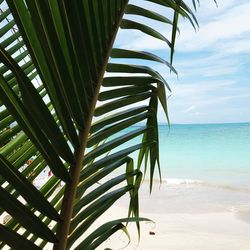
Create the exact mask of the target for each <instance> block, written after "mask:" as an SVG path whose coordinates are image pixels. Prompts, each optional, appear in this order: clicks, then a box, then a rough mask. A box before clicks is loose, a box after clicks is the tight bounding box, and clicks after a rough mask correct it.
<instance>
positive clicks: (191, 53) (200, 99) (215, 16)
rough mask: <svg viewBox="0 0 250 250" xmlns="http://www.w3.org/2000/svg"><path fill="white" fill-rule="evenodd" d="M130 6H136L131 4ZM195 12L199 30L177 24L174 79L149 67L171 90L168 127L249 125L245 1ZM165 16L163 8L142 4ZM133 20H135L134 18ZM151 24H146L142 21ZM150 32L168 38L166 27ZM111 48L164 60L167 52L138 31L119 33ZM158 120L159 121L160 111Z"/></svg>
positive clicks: (249, 38)
mask: <svg viewBox="0 0 250 250" xmlns="http://www.w3.org/2000/svg"><path fill="white" fill-rule="evenodd" d="M133 2H135V3H142V1H140V0H134V1H133ZM200 2H201V6H200V7H199V8H198V11H197V13H196V16H197V19H198V21H199V25H200V29H199V31H197V32H195V31H194V30H193V28H192V26H191V25H190V23H189V22H188V21H186V20H185V21H184V20H182V19H181V20H180V25H179V27H180V30H181V34H180V35H179V37H178V39H177V43H176V51H175V60H174V66H175V68H176V69H177V71H178V74H179V77H178V79H177V77H176V76H174V75H169V70H168V69H167V68H166V67H165V66H163V65H160V64H151V66H152V67H154V69H156V70H158V71H159V72H161V73H162V75H163V76H164V77H165V78H166V80H167V81H168V83H169V84H170V86H171V88H172V96H171V97H170V98H169V101H168V103H169V114H170V119H171V123H224V122H249V121H250V84H249V83H250V73H249V68H250V56H249V55H250V14H249V13H250V2H248V1H246V0H224V1H222V0H221V1H220V0H218V1H217V2H218V8H217V7H216V6H215V4H214V3H213V0H203V1H200ZM143 5H144V7H146V8H150V9H152V10H155V11H157V12H160V13H161V14H163V15H165V16H169V12H168V10H167V9H165V8H162V7H156V5H154V4H152V3H151V4H150V3H147V1H143ZM133 18H134V17H133ZM135 19H136V17H135ZM146 22H147V23H148V24H150V25H151V26H152V23H151V22H150V21H148V20H146ZM154 28H155V29H157V30H159V31H161V33H163V34H164V35H166V37H169V31H170V30H169V28H168V27H167V26H166V25H164V24H160V23H156V24H155V26H154ZM118 35H119V37H118V40H117V45H118V46H122V47H125V48H128V49H137V50H145V51H151V52H154V53H156V54H158V55H161V56H162V57H164V59H168V58H169V49H168V47H167V46H166V44H164V42H161V41H157V40H155V39H153V38H151V37H149V36H145V35H143V34H142V33H141V32H139V31H130V32H129V33H128V32H127V31H123V30H122V31H120V32H119V34H118ZM159 118H160V122H165V119H164V115H163V112H162V111H160V113H159Z"/></svg>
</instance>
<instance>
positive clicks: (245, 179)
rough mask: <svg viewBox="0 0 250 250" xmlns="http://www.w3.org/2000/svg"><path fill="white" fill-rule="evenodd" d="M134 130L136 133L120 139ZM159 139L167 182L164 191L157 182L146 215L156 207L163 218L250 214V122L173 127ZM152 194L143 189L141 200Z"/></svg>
mask: <svg viewBox="0 0 250 250" xmlns="http://www.w3.org/2000/svg"><path fill="white" fill-rule="evenodd" d="M131 129H133V130H134V129H136V128H135V127H133V128H130V129H126V130H124V131H122V132H121V133H120V135H121V134H124V133H128V132H130V131H131ZM159 136H160V162H161V170H162V176H163V183H162V184H161V185H160V186H159V185H158V184H159V182H157V181H156V182H155V185H154V191H156V192H153V193H152V195H151V198H150V199H145V198H144V199H142V201H141V205H142V208H143V209H144V210H145V211H147V208H148V202H153V203H154V204H155V212H157V213H160V212H163V213H166V212H170V213H171V212H185V213H186V212H190V213H193V212H195V213H197V212H198V213H200V212H218V211H233V212H236V213H240V211H241V210H242V209H248V211H249V213H250V123H241V124H202V125H193V124H192V125H172V126H171V128H170V129H169V128H168V126H163V125H162V126H159ZM136 141H137V142H139V138H137V139H136ZM132 143H135V140H134V141H133V142H132ZM132 143H127V144H125V145H123V147H124V146H125V147H128V146H131V144H132ZM134 157H135V155H134ZM147 182H148V181H147V178H146V180H145V181H144V183H147ZM148 191H149V190H148V185H143V188H142V190H141V195H142V196H143V197H148ZM246 221H247V222H248V223H250V220H249V219H248V220H246Z"/></svg>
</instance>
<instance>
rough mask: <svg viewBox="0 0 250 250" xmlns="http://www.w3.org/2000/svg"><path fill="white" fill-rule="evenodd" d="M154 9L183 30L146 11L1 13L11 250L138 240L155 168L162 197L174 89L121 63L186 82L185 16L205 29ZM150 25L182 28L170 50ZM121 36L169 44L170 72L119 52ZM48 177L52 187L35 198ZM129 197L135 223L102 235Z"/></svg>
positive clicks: (84, 4)
mask: <svg viewBox="0 0 250 250" xmlns="http://www.w3.org/2000/svg"><path fill="white" fill-rule="evenodd" d="M147 1H149V2H152V3H153V4H157V5H159V6H161V7H163V8H165V7H166V8H170V9H171V11H172V12H173V13H174V19H173V20H170V19H168V18H167V17H164V16H162V15H160V14H158V13H156V12H153V11H151V10H147V9H145V8H144V7H143V1H142V2H141V4H140V3H138V5H130V4H129V1H128V0H112V1H111V0H105V1H99V0H86V1H82V0H74V1H66V0H62V1H54V0H46V1H44V0H35V1H34V0H25V1H24V0H14V1H13V0H6V1H0V2H1V3H0V8H1V9H2V10H3V11H2V12H1V14H0V22H1V28H0V37H1V38H0V62H1V64H0V120H1V123H0V154H1V155H0V184H1V188H0V198H1V199H0V214H3V213H4V212H7V213H8V214H9V215H10V216H11V219H10V220H9V221H8V222H7V223H6V225H4V226H2V225H1V226H0V240H1V241H2V242H1V243H0V247H3V246H5V244H7V245H9V246H10V247H12V248H17V249H18V248H19V249H37V248H38V249H39V248H43V247H45V246H46V247H49V246H53V248H54V249H67V248H71V247H73V248H76V249H83V248H84V249H95V248H96V247H97V246H99V245H100V244H102V243H103V242H104V241H105V240H106V239H107V238H108V237H109V236H111V235H112V234H113V233H115V232H116V231H117V230H123V231H124V232H125V233H127V231H126V224H124V223H127V222H132V221H133V222H136V224H137V227H138V231H139V228H140V227H139V223H140V221H144V220H145V219H143V218H140V217H139V202H138V192H139V187H140V184H141V180H142V171H141V166H142V162H143V160H144V161H145V163H147V162H148V163H149V166H148V168H149V174H150V190H152V185H153V178H154V173H155V169H156V167H157V166H158V167H159V143H158V130H157V125H158V123H157V109H158V102H160V103H161V105H162V106H163V109H164V111H165V113H166V117H167V120H168V114H167V103H166V95H167V92H166V91H171V89H170V87H169V85H168V83H167V81H166V80H165V79H164V78H163V77H162V76H161V75H160V74H159V73H158V72H157V71H155V70H154V69H153V68H152V67H150V66H144V65H141V64H125V63H124V62H123V63H121V61H122V60H123V59H126V58H129V59H130V60H136V61H138V59H140V60H144V61H153V62H157V63H162V64H164V65H165V66H166V67H167V68H169V69H170V70H171V71H172V72H174V73H177V72H176V70H175V69H174V67H173V66H172V58H173V52H174V43H175V37H176V32H177V31H178V27H177V24H178V18H177V16H178V15H181V16H183V17H185V18H187V19H189V21H190V22H191V24H192V25H193V26H195V25H196V23H197V20H196V19H195V16H194V15H193V12H192V11H191V10H190V8H189V7H188V6H187V5H186V4H185V3H184V2H183V1H178V0H176V1H174V0H147ZM194 6H195V7H196V5H195V2H194ZM125 13H126V14H127V16H126V18H124V17H123V16H124V14H125ZM130 15H136V16H137V17H138V18H142V19H140V20H141V21H133V20H131V19H130ZM145 17H146V18H149V19H150V20H151V21H152V23H153V22H162V23H164V24H166V25H171V26H172V30H173V32H172V35H171V34H170V38H171V40H169V38H167V37H165V36H163V35H162V34H161V33H160V32H158V31H156V30H154V29H153V28H152V27H151V26H150V27H149V26H148V25H145V24H144V23H143V18H145ZM138 20H139V19H138ZM119 28H122V29H124V30H131V29H135V30H139V31H141V32H143V33H144V34H145V35H150V36H152V37H153V38H155V39H160V40H161V41H162V42H165V43H166V44H167V45H168V46H169V49H170V52H169V53H170V58H171V60H170V63H169V62H168V61H167V60H166V59H164V58H161V57H159V56H157V55H154V54H153V53H150V52H147V51H133V50H127V49H125V48H113V44H114V41H115V38H116V35H117V31H118V29H119ZM117 60H118V61H117ZM105 72H109V75H108V76H106V75H105ZM124 73H126V74H125V75H124ZM165 88H166V89H165ZM138 124H142V126H140V127H138V126H137V127H136V126H133V125H138ZM128 128H130V132H127V130H126V129H128ZM125 143H129V145H130V146H129V147H127V146H126V144H125ZM134 152H137V158H138V164H135V163H134V160H133V159H132V158H131V156H130V155H131V154H132V153H134ZM146 165H147V164H146ZM146 167H147V166H146ZM146 167H145V169H144V171H146ZM46 169H50V171H52V172H53V176H52V177H50V178H47V179H46V180H44V181H43V183H42V185H41V186H40V187H37V188H35V187H34V186H35V185H36V182H37V180H38V178H39V177H40V175H41V173H42V172H44V171H46ZM159 171H160V167H159ZM117 172H118V173H119V174H117ZM59 184H60V185H59ZM125 194H129V196H130V201H129V204H128V217H127V218H125V219H119V218H117V220H113V221H112V222H107V223H106V224H103V225H102V226H101V227H99V228H98V229H96V230H94V231H93V230H92V226H94V225H95V223H96V221H97V220H99V218H100V217H101V216H102V214H103V213H104V212H105V211H106V210H107V209H109V208H110V207H111V206H112V205H113V204H114V203H115V202H116V201H117V200H118V199H119V198H120V197H122V196H124V195H125Z"/></svg>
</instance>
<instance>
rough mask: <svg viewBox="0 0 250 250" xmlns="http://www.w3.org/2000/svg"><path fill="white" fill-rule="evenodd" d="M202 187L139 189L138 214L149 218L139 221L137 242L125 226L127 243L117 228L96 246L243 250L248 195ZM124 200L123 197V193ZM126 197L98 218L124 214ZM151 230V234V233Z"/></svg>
mask: <svg viewBox="0 0 250 250" xmlns="http://www.w3.org/2000/svg"><path fill="white" fill-rule="evenodd" d="M243 195H244V196H243V198H244V199H243V198H242V193H241V192H238V191H231V190H229V191H228V190H227V189H226V190H224V189H222V190H221V189H218V188H212V189H211V188H210V187H209V188H207V187H204V186H203V185H202V186H187V185H184V186H178V187H171V186H170V187H169V186H166V185H165V186H164V185H163V186H162V187H161V189H160V190H159V189H158V188H157V187H156V188H155V190H154V192H153V193H152V195H151V196H149V193H148V188H147V187H145V185H144V186H143V187H142V190H141V195H140V204H141V208H140V211H141V214H140V215H141V217H146V218H150V219H151V220H153V221H154V222H155V224H153V223H141V240H140V243H139V244H138V238H137V231H136V227H135V226H134V225H129V227H128V229H129V232H130V235H131V243H130V245H128V246H127V247H126V245H127V242H128V240H127V238H126V236H125V235H124V234H123V233H121V232H119V233H117V234H116V235H114V236H113V237H112V238H111V239H109V240H107V242H106V243H105V244H104V245H103V246H102V247H100V248H99V249H105V247H107V248H111V249H114V250H118V249H126V250H249V249H250V203H249V198H250V193H249V192H248V193H243ZM127 198H128V197H127ZM127 198H126V199H122V200H121V201H119V203H118V204H117V205H116V206H115V207H113V208H112V209H111V210H110V211H108V212H107V213H106V214H105V216H104V217H106V218H109V219H110V218H111V219H117V218H123V217H126V214H127V209H126V203H127V202H126V201H127ZM152 233H153V234H152Z"/></svg>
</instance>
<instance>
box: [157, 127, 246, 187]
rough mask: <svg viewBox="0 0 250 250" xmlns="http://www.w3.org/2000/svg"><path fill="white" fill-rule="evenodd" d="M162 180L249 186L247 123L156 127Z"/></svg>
mask: <svg viewBox="0 0 250 250" xmlns="http://www.w3.org/2000/svg"><path fill="white" fill-rule="evenodd" d="M159 134H160V156H161V165H162V172H163V176H164V177H165V178H187V179H198V180H202V181H208V182H212V183H218V184H225V185H237V186H238V185H240V186H249V187H250V123H240V124H205V125H172V126H171V128H170V129H169V128H168V127H167V126H160V127H159Z"/></svg>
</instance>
